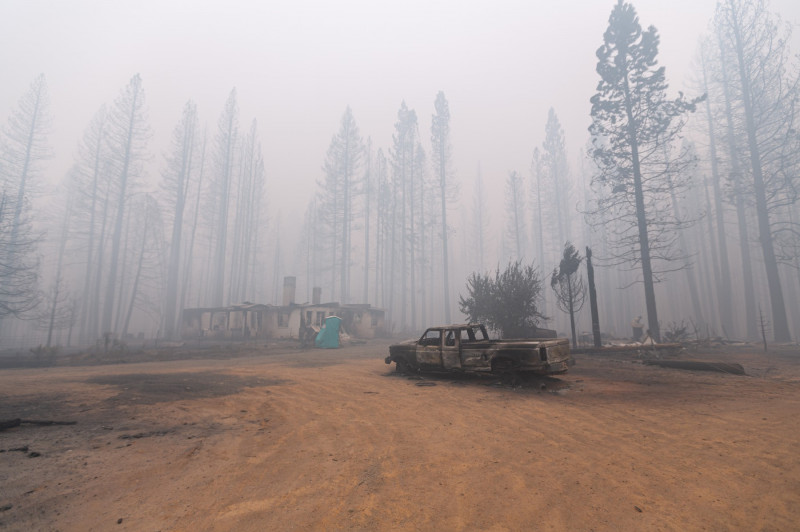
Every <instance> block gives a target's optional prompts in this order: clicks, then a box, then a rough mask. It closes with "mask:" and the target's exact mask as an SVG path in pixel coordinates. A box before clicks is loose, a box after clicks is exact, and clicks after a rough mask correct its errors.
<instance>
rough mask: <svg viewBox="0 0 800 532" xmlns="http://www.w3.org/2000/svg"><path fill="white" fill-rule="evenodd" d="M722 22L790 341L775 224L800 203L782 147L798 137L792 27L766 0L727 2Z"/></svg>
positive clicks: (768, 261) (772, 279) (780, 319)
mask: <svg viewBox="0 0 800 532" xmlns="http://www.w3.org/2000/svg"><path fill="white" fill-rule="evenodd" d="M716 24H717V27H718V32H719V35H720V39H721V48H722V49H723V55H724V57H723V61H725V60H726V59H728V57H729V58H730V61H731V65H732V67H733V69H732V70H733V72H731V78H730V79H729V82H730V83H731V84H732V86H733V87H734V90H735V91H736V94H735V97H736V98H737V100H738V101H739V102H740V103H741V108H740V117H741V122H740V124H741V126H742V127H743V130H744V131H743V133H744V136H745V138H746V148H747V152H748V155H749V157H748V166H749V168H748V169H749V170H750V172H751V175H750V178H751V179H752V182H751V183H750V193H751V194H752V198H753V202H754V203H755V210H756V220H757V223H758V241H759V244H760V245H761V251H762V254H763V259H764V268H765V272H766V276H767V284H768V285H769V294H770V303H771V308H772V323H773V332H774V335H775V341H777V342H788V341H790V340H791V334H790V332H789V322H788V319H787V315H786V305H785V302H784V297H783V290H782V288H781V279H780V275H779V272H778V262H777V258H776V254H775V247H774V239H773V227H772V223H773V220H774V218H775V216H776V209H777V208H779V207H780V206H782V204H784V202H786V201H788V202H789V203H792V202H794V201H795V197H794V192H793V191H794V189H796V186H797V183H796V182H795V181H796V180H797V179H798V178H797V173H796V172H784V171H782V169H783V167H785V164H786V162H787V160H786V158H785V157H783V155H786V152H785V151H784V150H783V149H782V148H784V147H785V146H786V139H787V137H790V136H793V135H796V133H795V129H796V127H797V118H796V115H797V113H798V111H799V110H800V75H798V73H792V74H791V75H788V74H787V72H786V66H787V65H788V64H789V58H790V51H789V45H788V43H789V39H788V32H789V27H788V26H787V27H785V28H784V27H782V26H780V25H779V24H778V23H777V22H776V17H775V16H773V15H772V14H771V13H770V12H769V11H768V8H767V3H766V2H765V1H764V0H754V1H749V0H748V1H743V0H725V1H724V2H721V3H720V4H719V5H718V8H717V14H716ZM725 52H727V55H726V54H725ZM793 157H795V156H794V155H793ZM794 160H796V159H794ZM787 177H789V179H788V180H787V179H786V178H787ZM787 187H789V188H791V189H792V194H790V195H789V196H788V197H787V195H786V194H784V193H783V192H785V191H786V188H787Z"/></svg>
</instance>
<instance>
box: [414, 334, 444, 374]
mask: <svg viewBox="0 0 800 532" xmlns="http://www.w3.org/2000/svg"><path fill="white" fill-rule="evenodd" d="M442 338H443V335H442V330H441V329H428V330H427V331H425V334H423V335H422V337H421V338H420V339H419V341H418V342H417V365H418V366H419V367H420V368H425V369H441V368H442Z"/></svg>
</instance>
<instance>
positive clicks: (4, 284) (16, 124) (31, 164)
mask: <svg viewBox="0 0 800 532" xmlns="http://www.w3.org/2000/svg"><path fill="white" fill-rule="evenodd" d="M48 109H49V97H48V93H47V84H46V82H45V78H44V75H41V74H40V75H39V76H37V77H36V79H34V80H33V83H32V84H31V86H30V88H29V89H28V91H27V92H26V93H25V94H24V95H23V96H22V98H21V99H20V101H19V104H18V105H17V107H16V108H15V109H14V110H13V111H12V113H11V115H10V116H9V118H8V123H7V125H6V127H5V128H3V131H2V136H1V137H0V319H1V318H2V317H3V316H8V315H12V316H21V315H23V314H24V313H25V312H27V311H29V310H31V309H33V308H34V307H35V306H36V305H37V304H38V300H39V299H38V260H37V258H36V257H35V256H34V253H35V251H36V244H37V242H38V240H39V235H38V234H37V233H36V232H35V230H34V228H33V225H32V223H31V222H32V220H31V216H30V215H31V198H32V197H33V196H34V194H35V192H36V189H37V187H38V183H37V181H38V179H39V177H40V174H41V171H42V166H43V164H44V162H45V161H46V160H47V159H48V158H50V156H51V153H50V147H49V145H48V143H47V134H48V132H49V129H50V122H51V118H50V115H49V110H48Z"/></svg>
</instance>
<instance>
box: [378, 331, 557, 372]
mask: <svg viewBox="0 0 800 532" xmlns="http://www.w3.org/2000/svg"><path fill="white" fill-rule="evenodd" d="M385 361H386V363H387V364H391V363H392V362H394V363H395V364H396V365H397V371H398V372H400V373H406V372H412V371H413V372H418V371H463V372H478V373H495V374H501V375H502V374H509V373H518V372H529V373H535V374H538V375H556V374H559V373H564V372H566V371H567V366H568V365H569V362H570V352H569V340H567V339H566V338H533V339H520V340H490V339H489V335H488V334H487V333H486V327H484V326H483V325H481V324H478V323H468V324H464V325H447V326H443V327H431V328H429V329H428V330H427V331H425V334H423V335H422V336H421V337H420V339H419V340H409V341H407V342H403V343H400V344H395V345H392V346H390V347H389V356H388V357H386V360H385Z"/></svg>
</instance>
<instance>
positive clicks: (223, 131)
mask: <svg viewBox="0 0 800 532" xmlns="http://www.w3.org/2000/svg"><path fill="white" fill-rule="evenodd" d="M238 136H239V107H238V104H237V103H236V89H235V88H234V89H233V90H231V93H230V95H229V96H228V100H227V101H226V103H225V109H224V110H223V111H222V114H221V115H220V117H219V121H218V122H217V134H216V136H215V137H214V154H213V165H214V170H213V178H212V187H213V193H212V194H211V196H210V198H209V199H210V201H211V202H212V204H211V205H210V206H209V211H210V212H211V213H213V217H214V220H215V222H214V225H213V227H212V228H211V229H212V230H211V233H210V235H211V236H210V239H212V240H213V253H212V254H211V265H210V266H211V271H210V272H209V276H210V278H209V282H210V289H211V304H212V305H213V306H222V305H223V304H224V303H225V301H226V300H225V279H226V273H227V272H226V266H227V263H228V260H227V259H228V255H227V253H228V228H229V224H228V218H229V215H230V206H231V196H232V194H233V179H234V172H235V163H236V147H237V141H238ZM209 251H211V250H209ZM228 297H230V295H229V296H228Z"/></svg>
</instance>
